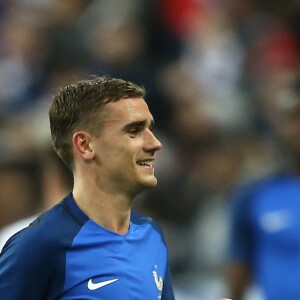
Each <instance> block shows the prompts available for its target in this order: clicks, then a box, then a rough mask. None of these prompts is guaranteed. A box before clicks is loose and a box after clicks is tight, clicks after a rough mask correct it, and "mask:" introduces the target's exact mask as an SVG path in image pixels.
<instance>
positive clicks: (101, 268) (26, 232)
mask: <svg viewBox="0 0 300 300" xmlns="http://www.w3.org/2000/svg"><path fill="white" fill-rule="evenodd" d="M0 295H1V299H2V298H3V299H9V300H26V299H28V300H50V299H51V300H52V299H53V300H54V299H64V300H67V299H68V300H71V299H72V300H75V299H76V300H79V299H81V300H83V299H84V300H158V299H162V300H173V299H174V295H173V289H172V283H171V276H170V271H169V265H168V253H167V247H166V244H165V241H164V237H163V234H162V232H161V230H160V228H159V226H158V225H157V224H156V223H155V222H154V221H153V220H152V219H151V218H149V217H145V216H142V215H140V214H137V213H134V212H132V214H131V222H130V228H129V230H128V232H127V233H126V234H125V235H119V234H117V233H114V232H112V231H109V230H107V229H105V228H103V227H101V226H99V225H98V224H96V223H95V222H94V221H92V220H91V219H89V218H88V217H87V216H86V215H85V214H84V213H83V212H82V211H81V210H80V208H79V207H78V206H77V204H76V202H75V201H74V199H73V197H72V194H70V195H69V196H68V197H66V198H65V199H64V200H63V201H62V202H61V203H59V204H58V205H56V206H55V207H54V208H52V209H51V210H49V211H47V212H46V213H44V214H42V215H41V216H40V217H38V218H37V219H36V220H35V221H34V222H33V223H32V224H31V225H30V226H29V227H27V228H25V229H23V230H21V231H20V232H18V233H17V234H15V235H14V236H12V237H11V238H10V239H9V240H8V242H7V243H6V245H5V246H4V248H3V250H2V253H1V256H0Z"/></svg>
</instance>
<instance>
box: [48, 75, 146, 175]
mask: <svg viewBox="0 0 300 300" xmlns="http://www.w3.org/2000/svg"><path fill="white" fill-rule="evenodd" d="M129 97H142V98H144V97H145V89H144V88H143V87H141V86H138V85H137V84H135V83H132V82H130V81H126V80H123V79H118V78H112V77H105V76H104V77H95V78H92V79H90V80H81V81H78V82H76V83H74V84H71V85H69V86H66V87H64V88H61V89H60V90H59V91H58V93H57V94H56V95H55V96H54V97H53V101H52V103H51V106H50V110H49V118H50V130H51V135H52V142H53V148H54V150H55V151H56V153H57V154H58V156H59V157H60V158H61V159H62V160H63V161H64V162H65V164H66V165H67V166H68V167H69V168H70V169H71V170H73V169H74V162H73V151H72V136H73V134H74V133H75V132H76V130H79V129H84V130H89V131H90V132H91V133H92V134H94V132H93V129H95V128H96V126H97V125H99V122H98V123H97V122H96V121H95V120H96V118H94V116H95V113H96V112H98V111H99V109H100V108H101V106H103V105H104V104H106V103H109V102H115V101H118V100H121V99H124V98H129ZM95 123H96V124H95Z"/></svg>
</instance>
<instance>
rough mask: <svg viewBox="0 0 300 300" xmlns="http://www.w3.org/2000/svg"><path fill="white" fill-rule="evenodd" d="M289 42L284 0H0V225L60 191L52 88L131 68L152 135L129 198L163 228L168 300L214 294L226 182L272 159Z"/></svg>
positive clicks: (261, 170)
mask: <svg viewBox="0 0 300 300" xmlns="http://www.w3.org/2000/svg"><path fill="white" fill-rule="evenodd" d="M299 42H300V3H299V1H297V0H288V1H277V0H273V1H270V0H243V1H238V0H156V1H155V0H109V1H107V0H0V138H1V140H2V143H1V145H0V187H1V188H0V228H3V227H5V226H6V225H8V224H10V223H11V222H13V221H16V220H19V219H21V218H23V217H27V216H29V215H31V214H35V213H37V212H39V211H41V210H42V209H45V208H46V207H47V206H48V205H49V199H51V201H58V200H60V199H61V198H62V197H63V196H64V195H65V194H66V193H67V192H68V191H69V190H70V187H71V178H69V177H70V176H71V175H70V173H68V171H67V170H65V167H64V166H62V163H60V162H58V161H57V159H56V157H54V154H53V153H52V151H51V142H50V131H49V125H48V115H47V114H48V105H49V101H50V98H51V94H53V93H55V91H56V89H57V88H58V87H60V86H64V85H66V84H69V83H72V82H73V81H75V80H78V79H83V78H87V77H89V76H91V75H111V76H114V77H121V78H124V79H127V80H132V81H134V82H136V83H138V84H141V85H144V86H145V88H146V90H147V93H148V95H147V101H148V103H149V106H150V110H151V111H152V113H153V115H154V118H155V120H156V128H155V130H156V133H157V135H158V137H159V138H160V140H161V141H162V143H163V146H164V147H163V150H162V151H160V153H159V155H158V158H157V161H156V174H157V177H158V181H159V184H158V186H157V188H156V189H154V190H153V191H149V192H147V193H145V194H142V195H141V196H140V197H139V198H140V199H139V200H138V201H137V202H136V209H137V210H141V211H143V212H145V213H147V214H149V215H151V216H153V217H155V218H156V219H157V220H158V221H159V223H160V224H161V226H162V227H163V229H164V232H165V235H166V239H167V241H168V243H169V249H170V259H171V267H172V271H173V279H174V285H175V291H176V293H177V299H185V300H194V299H198V300H202V299H203V300H204V299H205V300H214V299H218V298H220V296H223V295H224V293H225V291H226V278H225V277H226V276H225V275H224V269H225V263H226V260H225V257H226V249H227V247H228V231H229V216H228V207H229V204H230V203H229V202H230V194H231V193H232V191H233V189H234V188H235V187H236V186H237V185H238V184H240V183H242V182H244V181H247V180H252V179H256V178H260V177H261V176H264V175H266V174H268V173H269V172H272V170H274V169H276V168H278V167H279V165H281V164H283V163H284V160H285V157H284V153H283V151H282V150H281V148H280V146H279V145H278V143H277V139H276V134H275V133H274V132H273V130H272V127H271V126H270V122H271V121H270V120H272V116H273V112H274V111H275V110H276V109H279V104H278V101H277V99H278V95H281V96H282V97H287V93H286V90H287V88H288V87H289V85H290V84H291V82H293V81H294V80H295V78H297V77H298V76H299V73H300V65H299V62H300V48H299V47H300V43H299ZM284 105H285V104H284ZM45 203H47V204H45ZM252 299H254V298H252Z"/></svg>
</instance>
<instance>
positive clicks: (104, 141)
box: [93, 98, 162, 194]
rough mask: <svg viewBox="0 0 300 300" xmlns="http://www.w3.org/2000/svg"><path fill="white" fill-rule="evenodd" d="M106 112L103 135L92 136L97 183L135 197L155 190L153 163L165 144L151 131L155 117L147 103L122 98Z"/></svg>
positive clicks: (101, 132)
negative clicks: (147, 189) (156, 153)
mask: <svg viewBox="0 0 300 300" xmlns="http://www.w3.org/2000/svg"><path fill="white" fill-rule="evenodd" d="M104 110H105V112H104V114H103V115H105V117H104V119H103V122H102V128H101V131H100V136H98V137H95V136H94V137H93V145H94V147H95V161H96V166H97V168H99V172H98V174H99V177H98V178H97V182H98V184H99V185H103V183H105V185H106V186H105V188H111V189H112V190H113V191H114V192H117V191H118V190H120V191H125V192H128V193H133V194H136V193H139V192H141V191H143V190H144V189H146V188H149V187H154V186H155V185H156V183H157V180H156V178H155V176H154V168H153V166H152V163H153V161H154V155H155V152H156V151H158V150H159V149H160V148H161V146H162V145H161V143H160V142H159V141H158V140H157V138H156V137H155V135H154V134H153V132H152V131H151V129H152V126H153V117H152V115H151V113H150V112H149V109H148V106H147V104H146V102H145V101H144V100H143V99H142V98H128V99H121V100H119V101H117V102H111V103H108V104H106V105H105V107H104Z"/></svg>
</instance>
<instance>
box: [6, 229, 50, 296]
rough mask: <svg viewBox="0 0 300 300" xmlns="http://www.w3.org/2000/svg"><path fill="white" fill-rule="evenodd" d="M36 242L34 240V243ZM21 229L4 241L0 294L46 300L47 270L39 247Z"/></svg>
mask: <svg viewBox="0 0 300 300" xmlns="http://www.w3.org/2000/svg"><path fill="white" fill-rule="evenodd" d="M36 244H37V243H36ZM36 244H34V242H33V241H30V239H24V238H23V237H22V232H20V233H18V234H16V235H14V236H13V237H12V238H10V239H9V240H8V242H7V243H6V245H5V246H4V248H3V250H2V252H1V255H0V295H1V298H3V299H10V300H21V299H25V298H26V299H31V300H42V299H46V297H45V291H46V290H47V283H48V282H49V281H50V278H49V277H50V269H51V268H49V266H48V262H47V259H46V257H44V254H43V249H39V248H38V247H37V246H36Z"/></svg>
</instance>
